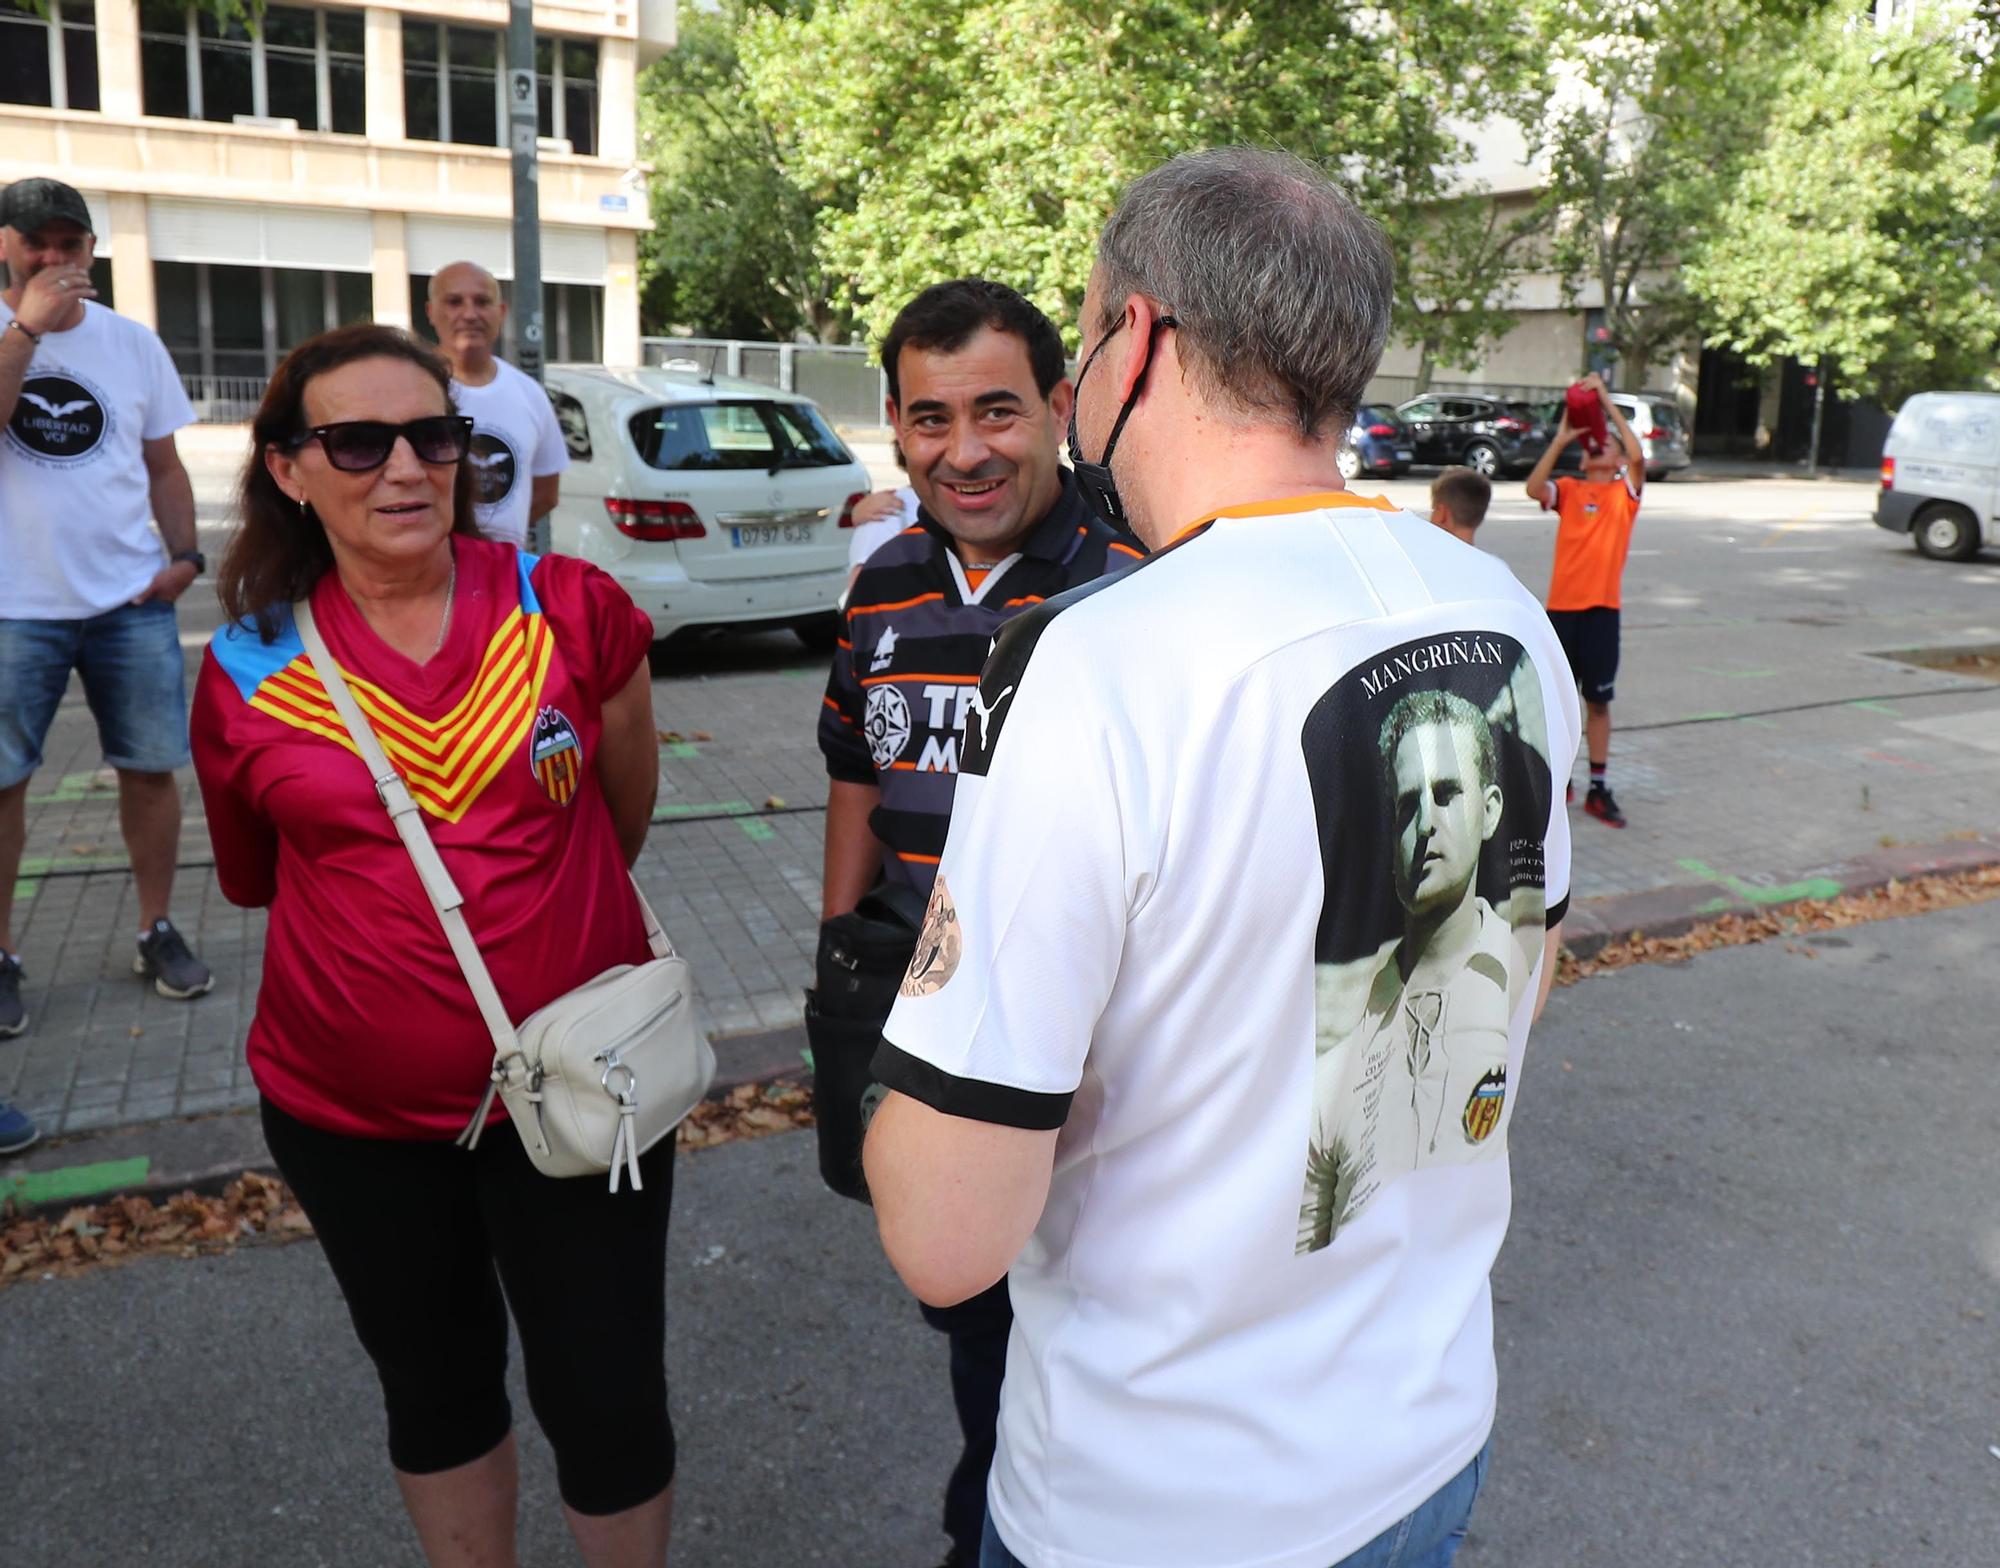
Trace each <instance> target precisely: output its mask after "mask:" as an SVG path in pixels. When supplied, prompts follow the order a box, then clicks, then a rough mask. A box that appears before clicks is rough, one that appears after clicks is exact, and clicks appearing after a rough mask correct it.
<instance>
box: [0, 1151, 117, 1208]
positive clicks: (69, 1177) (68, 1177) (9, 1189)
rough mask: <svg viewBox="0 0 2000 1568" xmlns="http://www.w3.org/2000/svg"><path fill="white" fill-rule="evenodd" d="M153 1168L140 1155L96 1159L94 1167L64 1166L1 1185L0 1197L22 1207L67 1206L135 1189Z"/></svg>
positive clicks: (30, 1174)
mask: <svg viewBox="0 0 2000 1568" xmlns="http://www.w3.org/2000/svg"><path fill="white" fill-rule="evenodd" d="M152 1168H153V1162H152V1160H151V1159H149V1158H148V1157H147V1156H145V1155H143V1154H141V1155H138V1156H136V1157H135V1158H133V1159H129V1160H99V1161H98V1162H97V1163H96V1164H94V1165H63V1166H58V1167H57V1168H56V1169H55V1170H52V1171H30V1172H28V1173H27V1174H26V1175H23V1176H15V1177H12V1178H10V1179H8V1180H7V1181H5V1182H0V1196H3V1197H9V1198H12V1199H13V1200H14V1201H15V1202H16V1203H19V1204H21V1205H23V1206H24V1207H25V1206H26V1205H29V1204H34V1203H67V1202H68V1201H69V1200H70V1199H72V1198H90V1197H95V1196H96V1195H97V1194H99V1193H103V1192H116V1191H117V1190H118V1189H119V1188H121V1187H136V1186H137V1185H138V1184H139V1183H140V1182H142V1181H144V1180H145V1179H146V1177H147V1175H148V1174H149V1173H150V1172H151V1170H152Z"/></svg>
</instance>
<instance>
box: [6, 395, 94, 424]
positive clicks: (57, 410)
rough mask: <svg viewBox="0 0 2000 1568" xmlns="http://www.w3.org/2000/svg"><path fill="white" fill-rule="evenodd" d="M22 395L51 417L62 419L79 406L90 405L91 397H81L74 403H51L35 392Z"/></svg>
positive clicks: (85, 406) (86, 406)
mask: <svg viewBox="0 0 2000 1568" xmlns="http://www.w3.org/2000/svg"><path fill="white" fill-rule="evenodd" d="M21 396H22V397H24V398H26V399H27V400H28V401H29V402H30V403H33V404H34V405H35V407H37V408H39V409H40V410H41V411H42V412H43V413H45V414H47V415H48V416H49V418H51V419H61V418H62V417H63V416H64V415H66V414H74V413H75V412H76V411H77V410H78V409H79V408H88V407H90V399H89V398H87V397H80V398H78V399H77V400H76V401H75V402H74V403H51V402H50V401H49V400H48V399H47V398H45V397H42V396H40V395H38V394H36V393H33V392H23V393H22V394H21Z"/></svg>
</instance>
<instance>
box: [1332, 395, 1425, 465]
mask: <svg viewBox="0 0 2000 1568" xmlns="http://www.w3.org/2000/svg"><path fill="white" fill-rule="evenodd" d="M1414 456H1415V452H1414V449H1413V448H1412V447H1411V445H1410V427H1409V426H1408V425H1406V424H1404V423H1403V421H1402V420H1401V419H1400V418H1398V417H1397V414H1396V411H1395V410H1394V409H1393V408H1390V407H1389V406H1388V405H1387V404H1384V403H1364V404H1362V405H1361V407H1360V409H1359V410H1358V411H1357V412H1356V414H1355V416H1354V423H1353V424H1351V425H1349V426H1348V427H1347V438H1346V439H1345V440H1344V441H1342V442H1341V443H1340V456H1339V459H1338V461H1339V463H1340V477H1341V478H1342V479H1359V478H1361V477H1362V476H1363V475H1364V474H1366V475H1370V476H1372V477H1374V478H1376V479H1395V478H1399V477H1400V476H1401V475H1403V474H1406V473H1408V472H1409V469H1410V463H1411V461H1412V460H1413V458H1414Z"/></svg>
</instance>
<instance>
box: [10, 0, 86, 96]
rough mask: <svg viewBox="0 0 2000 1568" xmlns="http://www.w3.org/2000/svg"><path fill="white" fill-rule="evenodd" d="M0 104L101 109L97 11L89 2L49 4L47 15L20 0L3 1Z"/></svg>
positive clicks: (56, 1)
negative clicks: (98, 84) (98, 86)
mask: <svg viewBox="0 0 2000 1568" xmlns="http://www.w3.org/2000/svg"><path fill="white" fill-rule="evenodd" d="M0 103H27V104H34V105H36V106H37V107H39V108H43V109H89V110H95V109H96V108H97V107H98V98H97V12H96V9H95V7H94V6H93V5H92V4H91V3H90V0H49V4H48V15H46V16H43V15H41V14H40V13H39V12H36V11H31V10H29V9H28V8H27V7H26V6H25V5H22V4H21V3H20V0H0Z"/></svg>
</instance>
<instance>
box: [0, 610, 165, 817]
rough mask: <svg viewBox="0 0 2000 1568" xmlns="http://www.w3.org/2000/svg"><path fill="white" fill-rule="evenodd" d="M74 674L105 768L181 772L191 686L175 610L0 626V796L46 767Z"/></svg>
mask: <svg viewBox="0 0 2000 1568" xmlns="http://www.w3.org/2000/svg"><path fill="white" fill-rule="evenodd" d="M71 670H76V671H78V672H80V673H81V674H82V676H83V695H84V698H85V700H86V701H87V702H89V704H90V711H91V712H92V713H93V714H95V715H96V717H97V737H98V740H99V742H100V743H101V744H102V745H103V747H104V760H105V761H106V762H107V763H109V764H110V765H111V766H112V767H114V768H123V769H124V770H125V771H127V772H129V773H171V772H173V770H174V769H175V768H178V767H180V766H182V765H183V764H184V763H186V761H187V760H188V726H187V679H186V675H185V672H184V669H183V666H182V663H181V639H180V631H179V628H178V627H177V625H176V623H175V621H174V607H173V606H172V605H171V604H167V603H165V602H164V601H161V600H153V601H150V602H148V603H146V604H121V605H119V606H118V608H117V609H115V610H107V611H105V612H104V614H102V615H93V616H91V617H90V618H89V619H87V620H80V621H11V620H0V789H11V788H13V786H14V785H16V784H19V783H20V782H21V781H22V780H24V779H26V778H27V777H28V776H29V775H30V774H32V773H33V772H34V771H35V769H37V768H39V767H40V766H41V765H42V742H43V740H44V739H46V738H47V736H48V733H49V726H50V724H52V723H53V722H55V716H56V707H57V705H58V704H59V703H61V701H62V695H63V690H64V688H65V687H67V686H68V685H69V672H70V671H71Z"/></svg>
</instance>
